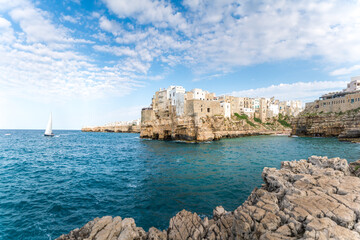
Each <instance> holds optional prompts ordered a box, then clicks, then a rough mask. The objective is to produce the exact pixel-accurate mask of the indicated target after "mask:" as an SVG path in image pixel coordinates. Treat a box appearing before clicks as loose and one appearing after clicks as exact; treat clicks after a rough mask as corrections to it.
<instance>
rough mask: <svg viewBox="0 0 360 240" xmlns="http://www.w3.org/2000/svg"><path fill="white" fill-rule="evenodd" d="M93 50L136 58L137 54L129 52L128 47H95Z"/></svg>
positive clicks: (132, 51)
mask: <svg viewBox="0 0 360 240" xmlns="http://www.w3.org/2000/svg"><path fill="white" fill-rule="evenodd" d="M93 48H94V49H95V50H97V51H101V52H107V53H112V54H114V55H116V56H132V57H135V56H137V53H136V52H135V51H134V50H131V49H130V48H129V47H115V46H100V45H95V46H93Z"/></svg>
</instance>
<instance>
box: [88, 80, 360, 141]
mask: <svg viewBox="0 0 360 240" xmlns="http://www.w3.org/2000/svg"><path fill="white" fill-rule="evenodd" d="M359 109H360V76H357V77H352V78H351V81H350V83H348V84H347V87H346V88H345V89H343V90H342V91H339V92H331V93H327V94H324V95H322V96H320V97H319V99H318V100H315V101H313V102H309V103H306V104H305V108H304V107H303V103H302V102H301V101H299V100H288V101H279V100H277V99H275V97H272V98H264V97H260V98H250V97H235V96H230V95H221V96H216V94H215V93H210V92H208V91H205V90H202V89H199V88H195V89H192V90H190V91H186V90H185V88H184V87H182V86H169V87H168V88H166V89H160V90H159V91H156V92H155V94H154V95H153V98H152V100H151V104H150V106H149V107H146V108H143V109H142V111H141V119H137V120H134V121H127V122H114V123H110V124H106V125H104V126H99V127H84V128H82V131H84V132H128V133H140V137H141V138H150V139H159V140H184V141H198V142H201V141H212V140H218V139H221V138H232V137H241V136H250V135H264V134H286V135H296V136H312V137H314V136H315V137H319V136H322V137H339V139H341V140H349V141H356V142H357V141H359V139H360V130H359V124H360V116H359V114H358V112H359Z"/></svg>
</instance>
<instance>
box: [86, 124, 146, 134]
mask: <svg viewBox="0 0 360 240" xmlns="http://www.w3.org/2000/svg"><path fill="white" fill-rule="evenodd" d="M81 131H82V132H117V133H140V126H139V125H124V126H99V127H85V128H82V129H81Z"/></svg>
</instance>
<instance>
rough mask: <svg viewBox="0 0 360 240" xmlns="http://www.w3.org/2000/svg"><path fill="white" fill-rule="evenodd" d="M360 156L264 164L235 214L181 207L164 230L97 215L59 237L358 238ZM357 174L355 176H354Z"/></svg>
mask: <svg viewBox="0 0 360 240" xmlns="http://www.w3.org/2000/svg"><path fill="white" fill-rule="evenodd" d="M359 166H360V160H358V161H357V162H354V163H351V164H350V166H349V164H348V163H347V161H346V160H345V159H340V158H333V159H328V158H327V157H316V156H312V157H310V158H309V159H308V160H300V161H292V162H282V164H281V169H280V170H277V169H275V168H264V171H263V174H262V177H263V179H264V184H263V186H262V187H261V188H259V189H254V190H253V192H252V193H251V194H250V196H249V198H248V199H247V200H246V201H245V202H244V204H242V205H241V206H239V207H238V208H237V209H236V210H235V211H233V212H227V211H225V209H224V208H222V207H216V209H215V210H214V211H213V218H212V219H208V218H204V219H201V218H200V217H199V216H198V215H197V214H196V213H191V212H188V211H185V210H183V211H181V212H179V213H178V214H176V216H175V217H173V218H172V219H171V220H170V224H169V228H168V229H167V231H160V230H158V229H156V228H150V229H149V231H148V232H147V233H146V232H145V231H144V230H143V229H142V228H139V227H136V225H135V222H134V220H133V219H129V218H125V219H121V218H120V217H115V218H112V217H110V216H107V217H103V218H96V219H94V220H93V221H90V222H89V223H87V224H86V225H85V226H83V227H82V228H81V229H75V230H73V231H71V232H70V233H69V234H67V235H62V236H61V237H59V238H58V239H61V240H67V239H90V240H92V239H94V240H95V239H96V240H104V239H109V240H111V239H114V240H115V239H124V240H125V239H143V240H145V239H153V240H156V239H159V240H160V239H184V240H185V239H209V240H210V239H360V178H359V177H358V176H359V175H360V170H359ZM355 174H356V176H355Z"/></svg>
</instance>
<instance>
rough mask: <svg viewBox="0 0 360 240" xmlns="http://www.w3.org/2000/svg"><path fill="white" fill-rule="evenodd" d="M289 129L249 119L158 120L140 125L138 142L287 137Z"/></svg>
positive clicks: (278, 124)
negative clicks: (141, 139)
mask: <svg viewBox="0 0 360 240" xmlns="http://www.w3.org/2000/svg"><path fill="white" fill-rule="evenodd" d="M290 133H291V129H290V128H288V127H284V126H282V125H281V124H280V123H279V122H277V121H274V122H271V123H267V124H265V123H259V122H256V121H254V120H252V119H237V118H236V117H235V116H234V117H233V118H230V119H229V118H225V117H224V116H212V117H209V116H207V117H202V118H196V117H185V118H175V117H171V116H169V117H162V118H158V119H156V120H154V121H144V122H142V124H141V132H140V137H141V138H147V139H154V140H180V141H188V142H207V141H216V140H220V139H222V138H238V137H246V136H257V135H290Z"/></svg>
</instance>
